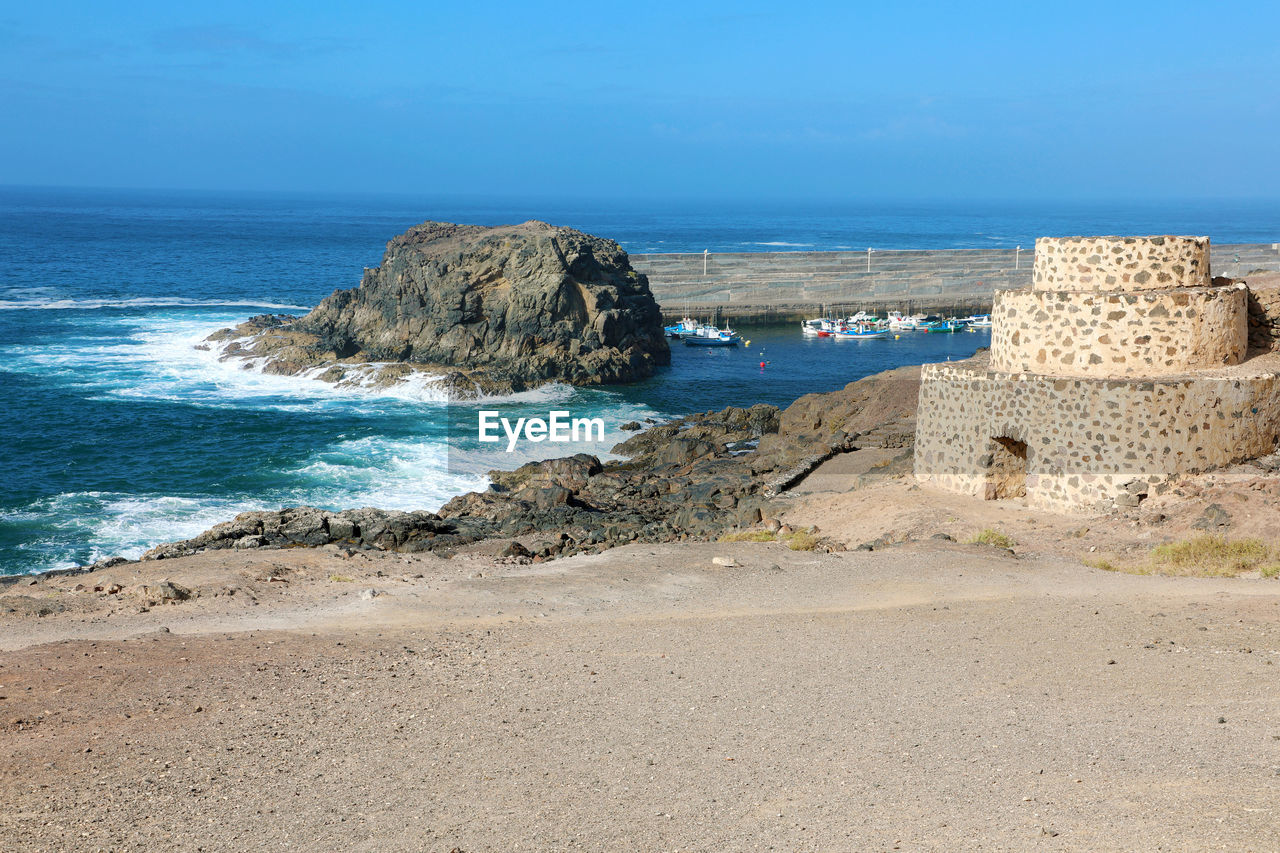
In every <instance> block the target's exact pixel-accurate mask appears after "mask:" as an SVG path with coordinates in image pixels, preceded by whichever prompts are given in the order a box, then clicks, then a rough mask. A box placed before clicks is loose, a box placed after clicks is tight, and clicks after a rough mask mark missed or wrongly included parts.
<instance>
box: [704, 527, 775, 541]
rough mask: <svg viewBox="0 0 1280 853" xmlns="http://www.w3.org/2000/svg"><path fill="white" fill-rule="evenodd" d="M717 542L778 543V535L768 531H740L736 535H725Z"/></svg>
mask: <svg viewBox="0 0 1280 853" xmlns="http://www.w3.org/2000/svg"><path fill="white" fill-rule="evenodd" d="M717 541H719V542H776V541H778V537H777V535H776V534H774V533H772V532H770V531H768V530H739V531H737V532H735V533H725V534H724V535H722V536H721V537H720V538H719V539H718V540H717Z"/></svg>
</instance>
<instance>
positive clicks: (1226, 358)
mask: <svg viewBox="0 0 1280 853" xmlns="http://www.w3.org/2000/svg"><path fill="white" fill-rule="evenodd" d="M1250 301H1251V300H1250V293H1249V290H1248V288H1247V286H1246V285H1245V284H1243V283H1238V282H1235V281H1231V280H1228V279H1216V280H1214V279H1211V278H1210V274H1209V240H1208V238H1206V237H1123V238H1121V237H1064V238H1047V237H1046V238H1041V239H1039V240H1037V241H1036V252H1035V263H1034V274H1033V283H1032V286H1031V287H1030V288H1029V289H1024V290H1012V291H1005V292H1000V293H997V294H996V295H995V304H994V307H993V309H992V335H991V349H990V351H989V352H985V353H980V354H978V355H977V356H975V357H974V358H972V359H969V360H967V361H962V362H950V363H947V364H930V365H925V367H924V369H923V372H922V375H921V386H920V408H919V414H918V421H917V427H916V456H915V474H916V477H917V478H918V479H919V480H921V481H923V482H926V483H931V484H933V485H936V486H939V487H941V488H944V489H947V490H950V491H956V492H961V493H964V494H971V495H979V496H983V497H985V498H987V499H989V500H999V499H1004V498H1022V497H1025V499H1026V501H1027V503H1028V504H1030V505H1034V506H1040V507H1045V508H1050V509H1060V510H1106V509H1110V508H1113V507H1116V506H1136V505H1137V504H1138V503H1139V502H1140V501H1141V500H1142V499H1144V498H1145V497H1147V496H1148V495H1150V494H1157V493H1160V492H1162V491H1164V490H1165V489H1167V488H1169V487H1170V486H1171V485H1172V484H1173V483H1174V482H1176V480H1177V478H1178V477H1179V476H1180V475H1185V474H1192V473H1196V472H1199V471H1203V470H1206V469H1208V468H1212V467H1214V466H1217V465H1225V464H1230V463H1232V462H1238V461H1241V460H1243V459H1249V458H1253V457H1256V456H1262V455H1265V454H1268V453H1271V452H1272V451H1273V450H1275V449H1276V443H1277V438H1278V437H1280V372H1278V371H1280V367H1277V365H1278V364H1280V357H1278V356H1277V355H1275V354H1272V353H1266V354H1261V355H1257V354H1254V356H1255V357H1251V353H1250V352H1249V340H1250V337H1249V329H1250V323H1249V312H1250ZM1255 325H1256V324H1255Z"/></svg>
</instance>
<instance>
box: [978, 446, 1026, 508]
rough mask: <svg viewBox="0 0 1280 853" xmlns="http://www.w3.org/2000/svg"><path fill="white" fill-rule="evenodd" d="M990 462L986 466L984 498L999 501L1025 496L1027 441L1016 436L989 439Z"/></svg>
mask: <svg viewBox="0 0 1280 853" xmlns="http://www.w3.org/2000/svg"><path fill="white" fill-rule="evenodd" d="M990 452H991V464H990V465H989V466H988V467H987V488H986V498H987V500H989V501H1001V500H1007V499H1008V498H1021V497H1026V494H1027V443H1026V442H1025V441H1018V440H1017V439H1016V438H1009V437H1007V436H996V437H994V438H992V439H991V451H990Z"/></svg>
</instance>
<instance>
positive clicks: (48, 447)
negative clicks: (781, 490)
mask: <svg viewBox="0 0 1280 853" xmlns="http://www.w3.org/2000/svg"><path fill="white" fill-rule="evenodd" d="M1274 212H1275V211H1270V212H1269V211H1268V210H1267V209H1266V208H1265V206H1258V207H1257V209H1253V208H1250V209H1249V210H1248V211H1245V212H1243V213H1242V212H1240V211H1239V210H1234V209H1224V210H1222V211H1218V212H1216V213H1215V212H1213V211H1210V212H1209V213H1205V211H1204V209H1203V208H1202V209H1200V210H1199V211H1198V212H1197V211H1196V210H1194V209H1191V208H1188V209H1187V210H1184V211H1182V212H1178V211H1177V210H1176V209H1169V210H1165V211H1163V212H1160V211H1156V210H1152V211H1147V212H1143V211H1141V210H1138V211H1133V210H1131V211H1129V212H1128V213H1125V212H1124V211H1120V212H1117V211H1115V210H1112V211H1108V212H1107V214H1106V218H1105V219H1104V220H1101V221H1100V222H1099V223H1098V225H1097V227H1091V226H1092V223H1091V222H1086V223H1084V224H1077V225H1076V227H1068V225H1069V223H1068V222H1067V221H1063V220H1062V219H1061V217H1063V216H1065V215H1066V214H1063V213H1062V212H1061V211H1058V210H1054V211H1051V212H1050V213H1046V214H1037V213H1036V212H1035V211H1027V210H1018V209H1005V208H1001V207H1000V206H989V207H986V208H982V209H981V210H979V211H978V212H976V213H975V212H973V211H968V210H965V209H963V208H961V207H959V206H951V207H948V206H938V207H936V208H932V209H931V208H922V207H918V206H916V207H892V206H885V207H882V208H874V207H871V208H866V209H860V210H853V209H850V210H835V209H804V210H788V209H772V210H771V209H768V208H765V207H761V208H760V209H757V210H752V209H734V210H722V211H719V212H717V211H715V210H709V209H698V208H697V207H688V206H686V207H683V208H680V207H673V208H672V209H670V210H661V209H656V208H654V207H653V206H649V207H647V208H643V209H642V208H636V209H627V208H618V207H611V206H606V205H594V206H593V205H581V204H579V205H575V204H570V203H567V202H560V203H556V204H545V205H523V204H518V203H506V204H504V203H498V202H474V201H473V202H467V203H463V202H459V201H456V200H454V201H448V200H446V201H439V200H437V201H430V200H426V201H424V200H415V199H406V198H381V199H375V198H340V199H322V198H305V197H282V196H235V197H233V196H219V195H213V194H178V193H168V194H166V193H125V192H107V191H99V192H81V191H50V190H38V191H37V190H13V189H8V190H3V189H0V414H2V415H3V417H0V471H3V472H4V477H3V480H2V481H0V482H3V486H2V487H0V573H16V572H27V571H40V570H47V569H51V568H57V567H62V566H68V565H74V564H81V563H87V562H91V561H93V560H95V559H98V558H100V557H103V556H109V555H114V554H123V555H126V556H136V555H137V554H139V553H141V552H142V551H143V550H145V549H146V548H147V547H150V546H151V545H154V544H156V543H159V542H163V541H167V540H172V539H177V538H182V537H185V536H190V535H193V534H195V533H198V532H199V531H201V530H204V529H206V528H207V527H209V526H211V525H212V524H214V523H216V522H218V521H221V520H225V519H227V518H229V517H230V516H232V515H234V514H235V513H236V512H240V511H244V510H246V509H260V508H269V507H279V506H283V505H292V504H303V503H305V504H311V505H315V506H321V507H326V508H335V509H337V508H344V507H353V506H379V507H384V508H396V509H422V508H425V509H434V508H437V507H438V506H439V505H440V504H441V503H443V502H444V501H445V500H447V499H448V498H449V497H451V496H452V495H454V494H457V493H459V492H460V491H465V490H467V489H472V488H478V487H480V486H482V485H483V484H484V482H485V480H484V476H483V475H484V472H485V471H487V470H488V469H490V468H493V467H499V466H501V467H509V466H511V465H514V464H519V463H520V462H521V461H524V460H525V459H527V458H529V456H530V455H559V453H560V452H563V451H562V450H561V449H559V448H556V447H552V446H549V445H541V446H539V447H536V448H535V451H536V454H516V455H515V456H509V455H507V454H506V453H504V452H503V451H502V450H501V449H500V448H493V447H492V446H486V447H484V448H483V449H482V448H481V446H480V445H479V444H478V443H477V442H476V441H475V438H474V435H470V434H466V435H461V436H457V435H455V436H449V435H447V432H448V428H447V424H448V422H449V419H448V418H447V417H446V412H445V408H444V405H443V404H442V403H441V402H440V401H439V399H437V397H436V395H435V394H433V393H432V392H431V391H430V389H415V388H402V389H399V390H397V391H395V392H391V393H388V392H378V393H375V392H372V391H369V392H361V391H339V390H336V389H334V388H333V387H332V386H329V385H327V384H324V383H320V382H317V381H311V380H305V379H297V378H282V377H271V376H265V375H262V374H259V373H256V372H253V371H246V370H243V369H240V368H239V367H237V366H235V365H230V364H221V363H219V362H218V361H217V360H216V358H215V357H214V356H213V355H212V354H211V353H208V352H203V351H201V350H197V349H196V348H195V344H197V343H199V341H200V340H201V339H202V338H204V337H205V336H206V335H208V334H209V333H210V332H212V331H215V330H217V329H219V328H223V327H225V326H228V325H232V324H234V323H237V322H239V321H241V320H243V319H244V318H245V317H247V316H249V315H252V314H256V313H262V312H263V311H291V312H299V313H300V312H304V311H306V310H308V309H309V308H310V307H311V306H313V305H315V303H316V302H318V301H319V300H320V299H321V298H323V297H324V296H326V295H327V294H328V293H330V292H331V291H332V290H334V289H335V288H338V287H353V286H355V285H356V284H357V283H358V282H359V278H360V271H361V269H362V268H363V267H365V266H372V265H375V264H377V263H378V261H379V259H380V257H381V254H382V250H383V246H384V244H385V242H386V240H387V239H389V238H390V237H391V236H392V235H394V234H396V233H399V232H401V231H403V230H404V229H405V228H406V227H408V226H409V225H411V224H414V223H415V222H418V221H421V220H424V219H428V218H437V219H452V220H460V221H469V222H480V223H487V224H494V223H499V222H511V221H519V220H522V219H526V218H531V217H534V216H536V217H538V218H542V219H547V220H549V221H554V222H557V223H564V224H571V225H575V226H577V227H581V228H584V229H585V230H589V231H592V232H595V233H599V234H604V235H608V236H612V237H615V238H617V239H619V240H620V241H621V242H623V244H624V247H625V248H627V249H629V250H631V251H651V250H662V251H701V250H702V249H703V248H711V249H712V250H713V251H716V250H719V251H725V250H731V249H732V250H737V251H742V250H745V249H748V248H750V247H755V248H759V249H762V250H763V249H770V248H785V247H793V248H820V249H821V248H828V249H829V248H838V247H840V246H844V245H851V246H852V245H876V246H882V247H884V248H944V247H966V246H974V245H1015V244H1018V243H1021V244H1022V245H1024V246H1025V245H1030V243H1031V240H1032V239H1033V237H1034V235H1035V234H1036V233H1080V232H1131V233H1132V232H1144V233H1150V232H1153V231H1154V232H1161V231H1179V232H1189V233H1209V234H1212V235H1213V236H1214V238H1215V239H1219V240H1222V241H1230V242H1235V241H1255V240H1267V241H1269V240H1271V239H1273V238H1272V237H1271V236H1270V235H1269V234H1268V233H1266V232H1265V229H1266V227H1267V222H1268V217H1272V218H1270V219H1269V221H1271V222H1274V221H1275V219H1274V217H1273V214H1274ZM1210 214H1212V216H1214V217H1217V218H1216V219H1213V220H1212V221H1209V220H1206V219H1204V217H1205V216H1209V215H1210ZM1079 215H1080V216H1081V217H1083V216H1085V214H1083V213H1081V214H1079ZM1126 215H1127V216H1128V217H1129V218H1128V219H1125V218H1124V217H1125V216H1126ZM1160 216H1164V217H1166V218H1165V219H1160V218H1159V217H1160ZM1179 216H1184V217H1189V218H1186V219H1177V217H1179ZM1197 216H1198V217H1201V218H1200V219H1197V218H1196V217H1197ZM1169 217H1172V218H1169ZM1144 225H1145V226H1147V227H1142V226H1144ZM1157 225H1164V226H1165V227H1156V226H1157ZM1174 226H1182V227H1174ZM748 332H749V333H748V334H747V337H749V338H750V339H751V346H750V347H744V348H740V349H735V350H708V349H700V348H699V349H694V348H688V347H683V346H679V345H677V346H675V347H674V348H673V358H672V366H671V367H670V368H669V369H666V370H664V371H662V372H661V373H660V374H659V375H658V376H655V377H654V378H652V379H650V380H648V381H646V382H643V383H639V384H637V385H634V386H629V387H626V388H619V389H609V390H582V389H571V388H566V387H559V386H557V387H550V388H545V389H539V390H538V391H535V392H531V393H530V394H525V395H519V396H518V397H516V398H514V399H509V400H505V401H498V402H490V403H486V404H485V407H486V408H497V409H499V410H500V411H502V412H503V413H504V414H505V415H508V416H522V415H537V414H541V415H543V416H545V415H546V413H547V411H548V409H551V408H556V409H567V410H569V411H571V412H573V414H574V415H575V416H579V417H594V416H599V417H602V418H603V419H604V420H605V421H606V424H607V425H608V427H609V434H608V435H607V436H606V439H605V441H604V442H602V443H600V444H598V445H596V446H594V447H592V448H589V449H592V450H595V451H598V452H604V451H606V450H607V448H608V447H609V446H611V445H612V444H613V443H615V442H616V441H617V440H619V439H620V438H621V437H622V436H623V435H625V434H623V433H620V432H618V430H617V427H618V426H619V425H620V424H622V423H624V422H626V421H629V420H636V419H643V418H644V417H649V416H652V417H666V416H671V415H678V414H682V413H687V412H690V411H701V410H705V409H712V408H721V407H723V406H726V405H731V404H733V405H747V404H751V403H755V402H768V403H774V404H776V405H786V404H787V403H789V402H791V401H792V400H794V399H795V398H796V397H798V396H799V395H801V394H804V393H808V392H810V391H825V390H831V389H834V388H838V387H841V386H843V385H844V384H845V383H847V382H849V381H851V380H853V379H856V378H858V377H860V376H865V375H868V374H870V373H874V372H877V371H880V370H883V369H886V368H889V367H894V366H898V365H902V364H913V363H922V362H927V361H941V360H946V359H947V358H953V359H957V358H963V357H966V356H968V355H969V354H971V353H972V352H973V350H974V349H975V348H976V347H977V346H980V345H985V344H986V342H987V335H985V334H960V335H937V336H933V335H929V336H920V335H916V336H908V335H904V336H902V337H901V338H900V339H899V340H883V341H862V342H853V341H840V342H835V341H831V340H828V339H813V338H804V337H802V336H801V335H800V334H799V330H798V329H795V328H792V327H785V328H768V329H751V330H748ZM761 361H764V362H766V365H765V366H764V367H763V368H762V367H761V366H760V363H761ZM471 408H476V407H474V406H473V407H471ZM468 411H469V410H468ZM456 420H458V419H456V418H455V421H456ZM461 420H464V421H469V415H468V414H467V413H466V412H464V417H463V418H461ZM571 449H572V450H577V449H579V448H577V447H574V448H571Z"/></svg>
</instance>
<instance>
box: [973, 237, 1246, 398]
mask: <svg viewBox="0 0 1280 853" xmlns="http://www.w3.org/2000/svg"><path fill="white" fill-rule="evenodd" d="M991 325H992V329H991V369H992V370H1000V371H1005V372H1008V373H1038V374H1041V375H1044V376H1098V377H1121V376H1149V377H1155V376H1168V375H1171V374H1178V373H1185V372H1187V371H1189V370H1200V369H1203V368H1208V367H1221V366H1222V365H1226V364H1239V363H1240V362H1241V361H1243V360H1244V357H1245V352H1246V350H1247V348H1248V339H1249V322H1248V292H1247V290H1246V289H1245V287H1244V285H1234V284H1233V285H1227V286H1224V287H1213V286H1212V284H1211V283H1210V279H1209V238H1208V237H1041V238H1040V239H1038V240H1036V257H1035V267H1034V273H1033V284H1032V286H1031V289H1030V290H1014V291H1003V292H1001V293H997V294H996V297H995V307H994V308H993V309H992V312H991Z"/></svg>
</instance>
